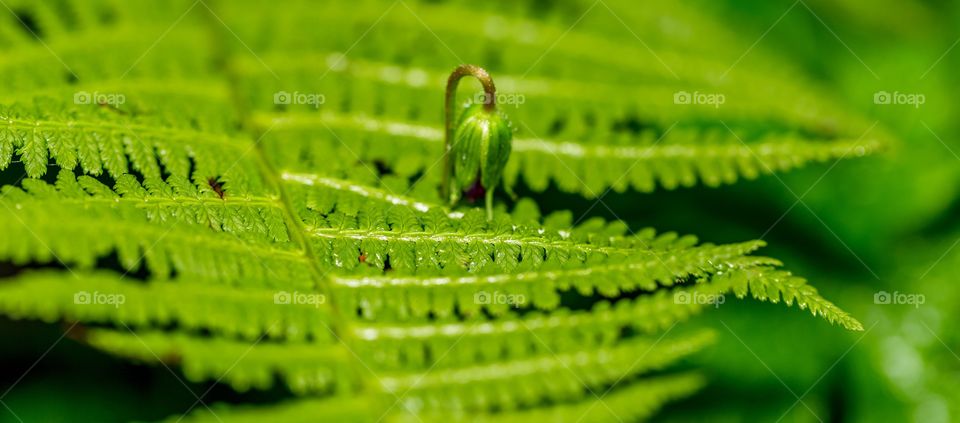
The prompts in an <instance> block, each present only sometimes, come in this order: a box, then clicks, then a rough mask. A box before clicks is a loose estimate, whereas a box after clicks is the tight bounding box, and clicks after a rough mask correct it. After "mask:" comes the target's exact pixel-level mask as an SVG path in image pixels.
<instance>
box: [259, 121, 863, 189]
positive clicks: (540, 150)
mask: <svg viewBox="0 0 960 423" xmlns="http://www.w3.org/2000/svg"><path fill="white" fill-rule="evenodd" d="M259 119H260V122H261V125H263V127H265V128H266V127H270V128H272V129H271V132H270V133H269V134H268V135H267V136H266V140H265V142H272V143H280V142H282V143H284V145H285V146H287V148H289V150H288V152H286V153H284V156H283V157H281V158H279V159H278V161H282V162H284V163H288V165H287V166H289V163H292V162H291V161H290V160H289V159H287V158H286V157H287V156H286V155H289V156H290V157H307V158H308V159H307V161H301V162H300V164H298V167H300V168H301V169H320V168H325V167H326V168H327V169H330V167H329V161H328V159H327V158H329V157H342V158H343V161H344V162H349V161H351V160H356V159H358V158H359V159H362V160H365V161H368V162H374V161H380V162H383V163H386V164H387V165H389V166H390V167H391V168H393V169H394V171H396V172H397V173H398V174H400V175H408V176H413V175H414V174H416V173H418V172H424V171H430V170H432V169H433V167H435V165H436V163H438V161H439V160H440V150H441V148H440V147H441V143H442V140H443V134H442V131H441V128H440V126H439V124H437V126H418V125H414V124H411V123H407V122H400V121H394V122H390V121H383V120H373V119H369V118H365V117H363V116H362V115H336V114H332V113H328V112H323V113H320V114H310V115H307V114H302V113H301V114H284V115H276V116H272V115H263V116H261V117H259ZM543 133H544V134H546V133H548V132H547V131H546V130H544V132H543ZM740 137H741V136H740V135H735V134H732V133H730V132H729V131H727V129H726V128H722V127H721V128H713V129H705V130H703V129H696V128H690V129H685V128H674V129H670V130H669V131H666V132H665V133H663V134H662V135H660V136H658V135H655V134H654V133H652V132H648V133H646V134H645V135H642V136H641V138H642V139H640V140H638V141H637V142H633V143H628V142H608V143H600V142H591V143H587V142H575V141H567V140H562V139H546V138H538V137H537V136H536V135H534V134H530V137H529V138H526V137H518V138H517V139H515V140H514V141H513V144H514V151H513V156H514V157H513V158H512V159H511V161H510V162H508V165H507V168H506V171H505V174H504V179H505V183H507V184H508V185H509V186H513V185H515V184H516V183H518V182H519V181H520V179H521V177H522V179H523V180H524V182H525V183H526V184H527V185H528V186H530V187H531V188H533V189H534V190H536V191H543V190H545V189H546V188H547V187H548V186H549V184H550V183H551V182H553V183H555V184H557V186H559V187H560V188H561V189H563V190H565V191H570V192H577V193H580V194H583V195H585V196H587V197H596V196H599V195H600V194H602V193H603V192H604V190H606V189H607V188H611V189H614V190H616V191H618V192H623V191H626V190H627V189H628V188H631V189H635V190H638V191H645V192H646V191H652V190H653V189H654V187H655V186H658V185H659V186H662V187H664V188H667V189H673V188H677V187H680V186H685V187H690V186H693V185H695V184H697V183H698V182H702V183H704V184H706V185H708V186H718V185H721V184H731V183H734V182H736V181H737V179H738V178H741V177H743V178H747V179H754V178H756V177H757V176H759V175H761V174H768V173H770V172H774V171H787V170H791V169H794V168H797V167H802V166H804V165H806V164H808V163H815V162H824V161H828V160H831V159H833V160H836V159H839V158H843V157H859V156H863V155H867V154H871V153H873V152H875V151H876V150H877V149H879V148H881V145H882V144H881V143H880V142H879V141H877V140H876V139H875V138H872V137H871V138H865V139H855V138H846V139H834V140H829V141H821V140H810V139H808V138H805V137H803V136H800V135H796V134H790V133H784V134H780V135H766V136H764V137H763V138H761V139H759V140H757V141H756V142H752V143H750V144H743V143H742V142H741V138H740ZM701 140H706V141H707V142H697V141H701ZM412 152H415V153H416V154H411V153H412ZM325 165H326V166H325Z"/></svg>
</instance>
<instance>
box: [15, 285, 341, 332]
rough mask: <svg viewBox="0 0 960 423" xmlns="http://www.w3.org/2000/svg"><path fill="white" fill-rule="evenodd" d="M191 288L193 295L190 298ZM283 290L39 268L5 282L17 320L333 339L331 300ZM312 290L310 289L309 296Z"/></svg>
mask: <svg viewBox="0 0 960 423" xmlns="http://www.w3.org/2000/svg"><path fill="white" fill-rule="evenodd" d="M185 292H188V293H189V295H184V293H185ZM278 292H283V291H277V290H267V289H255V288H249V289H242V290H238V289H236V288H235V287H231V286H227V285H223V284H211V283H209V282H197V281H193V280H185V279H177V280H171V281H152V282H148V283H142V282H141V281H134V280H127V281H124V280H123V278H121V277H118V276H117V275H115V274H111V273H107V272H97V273H89V274H88V273H73V274H70V273H63V272H36V273H31V274H26V275H23V276H22V277H19V278H18V279H17V280H16V282H10V283H4V284H0V311H2V312H3V313H4V314H6V315H8V316H10V317H13V318H25V317H31V318H38V319H41V320H44V321H47V322H54V321H57V320H60V319H66V320H71V321H77V322H85V323H97V324H113V323H121V324H123V325H125V326H127V327H130V328H135V329H140V328H151V327H153V328H166V327H176V328H177V329H179V330H183V331H188V332H193V333H200V332H209V333H212V334H213V335H215V336H218V337H226V338H232V337H239V338H243V339H246V340H249V341H253V340H257V339H261V337H263V338H266V339H284V340H289V341H302V340H305V339H310V340H312V341H313V342H316V343H330V342H332V341H333V336H332V335H333V334H332V333H331V329H330V327H331V325H332V318H331V316H330V314H331V310H330V305H329V304H328V303H326V302H324V303H323V304H319V303H318V304H316V305H313V304H310V305H293V306H291V305H287V304H276V303H275V297H274V296H275V295H276V294H277V293H278ZM307 293H311V294H313V293H312V292H304V294H307ZM84 294H86V295H99V294H102V295H122V296H123V304H119V305H115V304H98V303H90V302H87V303H82V302H78V301H77V295H84Z"/></svg>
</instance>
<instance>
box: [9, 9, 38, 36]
mask: <svg viewBox="0 0 960 423" xmlns="http://www.w3.org/2000/svg"><path fill="white" fill-rule="evenodd" d="M13 16H15V17H16V19H17V23H18V24H19V27H20V28H21V29H23V32H25V33H26V34H27V36H29V37H30V39H36V40H38V41H39V40H40V39H41V38H43V31H42V30H41V29H40V26H39V25H37V19H36V18H35V17H34V16H33V14H32V13H30V12H29V11H26V10H17V11H14V12H13Z"/></svg>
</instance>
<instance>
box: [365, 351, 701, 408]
mask: <svg viewBox="0 0 960 423" xmlns="http://www.w3.org/2000/svg"><path fill="white" fill-rule="evenodd" d="M712 340H713V333H711V332H700V333H697V334H694V335H690V336H687V337H680V338H677V339H663V340H660V339H633V340H630V341H627V342H624V343H620V344H617V345H616V346H612V347H602V348H599V349H595V350H584V351H578V352H572V353H562V354H554V353H552V352H548V353H546V354H544V355H541V356H538V357H533V358H531V359H526V360H514V361H511V362H508V363H505V364H490V365H483V366H470V367H464V368H457V369H435V370H433V371H431V372H429V373H427V374H420V373H415V374H411V375H409V376H392V375H389V374H382V375H380V377H379V378H378V381H379V383H380V384H382V385H383V388H384V390H385V391H386V392H388V393H392V394H395V395H402V394H406V395H405V398H406V399H405V401H407V405H406V406H405V407H404V408H407V409H411V410H415V411H416V410H417V408H415V407H422V408H423V409H426V410H443V411H445V412H449V413H463V412H482V411H489V410H514V409H517V408H525V407H530V406H535V405H537V404H540V403H541V402H544V401H547V402H562V401H570V400H576V399H578V398H583V397H585V396H587V397H588V396H589V394H590V392H591V391H592V390H594V389H599V388H600V387H604V386H607V385H609V384H613V383H616V382H617V381H619V380H621V379H622V378H625V377H628V378H629V377H635V376H637V375H640V374H643V373H646V372H649V371H652V370H657V369H661V368H663V367H665V366H667V365H669V364H671V363H674V362H675V361H677V360H680V359H682V358H683V357H685V356H686V355H688V354H691V353H693V352H695V351H697V350H699V349H701V348H703V347H704V346H706V345H707V344H709V343H710V342H711V341H712Z"/></svg>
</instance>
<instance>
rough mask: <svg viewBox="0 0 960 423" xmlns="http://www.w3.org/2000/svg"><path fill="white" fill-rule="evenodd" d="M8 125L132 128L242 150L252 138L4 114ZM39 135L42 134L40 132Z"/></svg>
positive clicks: (25, 128)
mask: <svg viewBox="0 0 960 423" xmlns="http://www.w3.org/2000/svg"><path fill="white" fill-rule="evenodd" d="M0 122H3V123H6V125H5V126H4V127H5V128H8V129H10V130H18V131H34V133H35V134H37V133H38V132H42V131H77V132H80V131H102V132H130V133H131V134H132V135H134V136H139V135H147V136H150V135H152V136H157V137H158V138H166V139H183V140H189V141H190V142H191V143H198V144H207V145H213V146H217V147H226V148H230V149H234V150H239V151H241V152H245V151H247V150H248V149H249V148H250V146H249V141H246V140H243V139H240V138H232V137H228V136H224V135H222V134H214V133H207V132H200V131H186V130H181V129H173V128H163V127H158V126H148V125H141V124H123V123H113V122H108V121H103V122H93V121H82V120H81V121H75V120H69V121H66V122H57V121H49V120H33V119H13V118H3V120H2V121H0ZM37 135H39V134H37Z"/></svg>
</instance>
